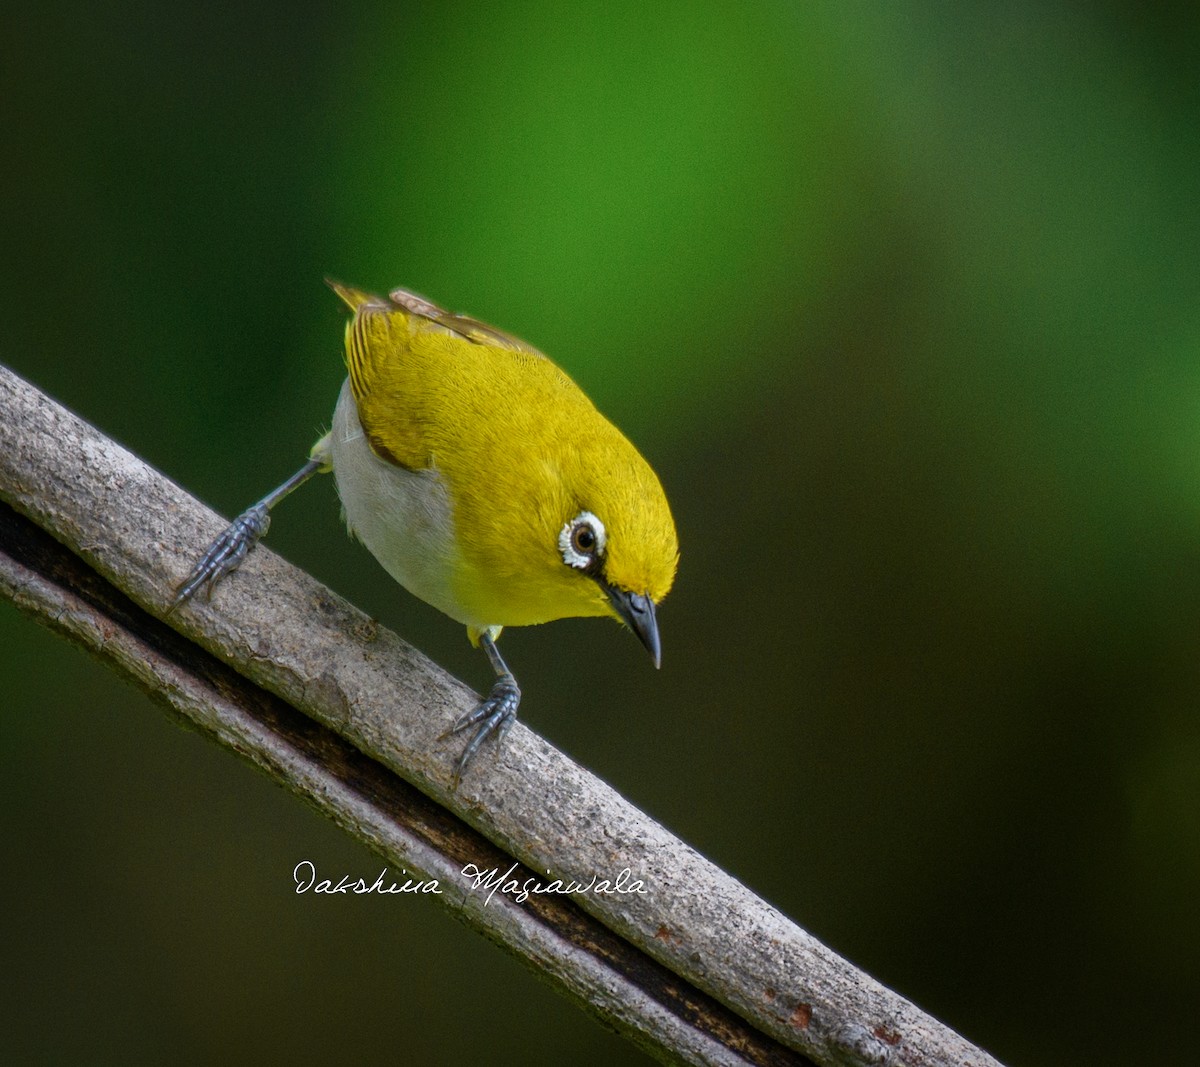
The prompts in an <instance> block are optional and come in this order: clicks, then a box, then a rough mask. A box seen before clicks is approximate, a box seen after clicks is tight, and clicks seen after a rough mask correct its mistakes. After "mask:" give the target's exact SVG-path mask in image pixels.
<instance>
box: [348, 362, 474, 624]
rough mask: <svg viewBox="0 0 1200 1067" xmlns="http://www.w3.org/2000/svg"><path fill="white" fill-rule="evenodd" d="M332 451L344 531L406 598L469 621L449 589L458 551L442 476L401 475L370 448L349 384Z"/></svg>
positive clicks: (429, 472)
mask: <svg viewBox="0 0 1200 1067" xmlns="http://www.w3.org/2000/svg"><path fill="white" fill-rule="evenodd" d="M330 452H331V456H332V461H333V476H334V479H335V480H336V481H337V488H338V495H339V496H340V497H341V498H342V507H343V509H344V510H345V514H346V525H347V526H348V527H349V528H350V532H351V533H352V534H354V536H355V537H357V538H358V539H359V540H360V541H362V543H363V544H364V545H366V546H367V548H368V549H370V551H371V554H372V555H373V556H374V557H375V558H376V559H377V560H379V562H380V563H381V564H382V565H383V569H384V570H385V571H387V572H388V574H390V575H391V576H392V577H393V578H395V579H396V581H398V582H399V583H400V584H401V585H402V586H404V588H405V589H407V590H408V591H409V592H410V593H412V594H413V595H414V596H418V597H420V598H421V599H422V600H424V601H425V602H426V603H429V604H432V605H433V606H434V607H435V608H437V609H438V610H439V611H443V612H445V613H446V614H447V615H449V616H450V617H451V618H452V619H457V620H458V621H459V622H466V621H468V620H466V619H465V618H463V616H462V612H461V609H460V608H459V607H458V606H457V605H456V604H455V603H454V598H453V593H452V588H451V576H452V575H453V574H454V571H455V568H456V563H457V554H456V551H455V548H454V523H453V518H452V516H451V509H450V498H449V496H448V494H447V492H446V487H445V485H444V484H443V483H442V479H441V476H440V475H439V474H438V473H437V471H434V470H426V471H408V470H405V469H404V468H403V467H397V466H395V465H394V464H391V463H388V462H387V461H386V460H383V459H380V458H379V456H377V455H376V454H375V453H374V452H373V451H372V450H371V446H370V444H369V443H368V441H367V438H366V435H365V434H364V433H363V428H362V424H361V423H360V422H359V421H358V410H357V408H356V407H355V404H354V395H353V394H352V393H351V391H350V382H349V381H346V382H345V383H344V384H343V385H342V392H341V395H340V396H339V397H338V402H337V408H336V410H335V411H334V415H333V430H332V432H331V434H330Z"/></svg>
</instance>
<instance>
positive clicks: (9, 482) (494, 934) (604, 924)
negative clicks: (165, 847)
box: [0, 367, 996, 1067]
mask: <svg viewBox="0 0 1200 1067" xmlns="http://www.w3.org/2000/svg"><path fill="white" fill-rule="evenodd" d="M0 411H3V417H2V418H0V497H2V498H3V500H4V501H5V502H6V503H7V504H9V505H11V508H10V509H4V510H3V513H2V514H0V590H2V591H3V592H4V594H5V595H6V596H8V597H9V598H10V599H12V600H14V601H15V602H16V603H17V604H18V606H20V607H22V608H23V609H24V610H26V611H28V612H30V613H31V614H34V615H35V616H36V617H38V618H39V619H40V620H41V621H43V622H45V623H46V624H48V625H50V626H51V627H53V628H54V629H56V630H58V631H60V632H62V633H64V634H65V635H67V636H69V637H70V638H71V639H73V640H75V641H77V642H79V643H80V644H83V645H84V646H85V647H87V648H89V649H91V650H92V651H93V652H95V653H96V654H97V655H99V656H100V657H101V658H102V659H103V660H105V661H106V662H107V663H109V664H110V665H111V666H113V667H114V668H115V669H117V670H118V671H120V672H121V673H123V674H125V675H127V676H129V677H131V678H133V679H134V680H136V681H137V682H138V684H140V685H141V686H142V687H143V688H145V689H146V690H147V691H148V692H150V693H151V694H152V695H154V696H155V697H156V698H157V699H159V700H160V701H162V702H164V703H166V704H167V705H168V706H170V707H171V708H172V709H173V710H174V711H175V712H176V713H177V714H179V715H182V716H184V717H185V718H186V719H187V720H189V721H190V722H192V723H194V724H196V725H198V726H199V727H200V728H201V729H202V730H204V731H205V732H206V733H208V734H209V735H210V736H212V737H214V738H215V739H216V740H218V741H219V742H220V743H222V744H224V745H226V746H228V747H230V748H232V749H233V750H234V751H236V752H238V753H239V754H241V755H242V756H244V757H245V758H247V759H249V760H250V761H251V762H253V763H255V764H256V765H257V766H259V767H261V768H262V769H263V770H264V771H266V772H267V773H268V774H269V775H271V776H272V777H273V778H275V779H276V780H278V781H280V782H281V783H283V784H284V785H286V786H287V787H288V788H290V789H291V790H293V791H294V792H296V793H298V794H299V795H300V796H302V797H304V798H305V799H306V800H307V801H308V802H309V803H311V804H313V805H314V806H316V807H317V808H318V809H320V810H321V811H323V812H325V813H326V814H328V815H329V816H331V817H332V818H333V819H334V820H335V821H336V822H338V823H339V825H341V826H342V827H343V828H345V829H346V830H347V831H348V832H350V833H351V834H352V835H354V836H355V837H356V838H358V839H359V840H361V841H363V842H364V843H365V844H367V845H368V846H369V847H371V848H372V849H374V850H376V851H377V852H379V853H380V854H381V855H383V856H384V857H385V859H386V860H387V861H388V862H389V863H390V864H392V865H394V867H395V868H397V870H398V869H400V868H404V869H406V870H407V871H408V872H409V875H410V876H412V877H414V878H417V879H423V880H427V881H428V880H430V879H437V881H438V883H439V886H440V888H441V890H442V892H441V895H440V896H437V897H436V898H435V899H437V900H439V901H441V902H442V903H443V904H445V905H447V906H448V907H449V908H450V909H451V910H452V911H453V912H454V913H455V914H457V915H459V916H460V917H461V918H463V919H464V920H465V921H467V922H468V923H470V924H471V925H472V926H475V927H476V928H478V929H480V930H481V931H482V932H484V933H485V934H487V936H489V937H491V938H493V939H495V940H497V941H499V942H501V943H502V944H504V945H505V946H506V947H508V948H509V949H510V950H511V951H513V952H514V953H516V954H517V955H518V956H520V957H522V958H523V959H524V960H526V962H528V963H529V964H530V965H531V966H534V967H536V968H539V969H540V970H542V971H543V972H545V973H546V974H547V975H549V976H550V977H551V978H552V979H553V980H554V981H555V982H556V983H557V984H558V985H559V986H560V988H562V989H563V990H564V991H565V992H567V993H568V995H570V996H572V997H573V998H574V999H576V1000H578V1001H580V1002H582V1003H583V1004H585V1005H586V1006H587V1007H588V1008H589V1009H590V1010H591V1011H593V1012H595V1013H596V1014H599V1015H600V1016H602V1017H603V1018H604V1019H605V1020H606V1021H608V1022H609V1023H611V1024H612V1025H614V1026H616V1027H617V1028H618V1029H620V1030H621V1031H622V1032H623V1033H625V1034H626V1035H627V1036H629V1037H630V1038H632V1039H633V1040H635V1041H636V1042H638V1043H639V1044H641V1045H642V1046H643V1047H645V1048H646V1049H647V1050H648V1051H650V1052H651V1053H653V1054H655V1055H657V1056H659V1057H660V1058H663V1059H668V1060H677V1061H683V1062H688V1063H714V1064H725V1063H754V1064H785V1063H786V1064H792V1063H796V1064H803V1063H805V1062H812V1061H815V1062H817V1063H819V1064H842V1065H854V1064H888V1065H904V1064H912V1065H913V1067H916V1065H922V1067H933V1065H942V1064H945V1065H950V1064H961V1065H968V1064H970V1065H979V1067H984V1065H995V1064H996V1061H995V1060H994V1059H992V1057H990V1056H989V1055H987V1053H985V1052H983V1051H981V1050H979V1049H977V1048H975V1047H974V1046H972V1045H971V1044H969V1043H968V1042H967V1041H965V1040H964V1039H963V1038H961V1037H960V1036H958V1035H957V1034H955V1033H954V1032H953V1031H951V1030H949V1029H948V1028H946V1027H945V1026H943V1025H942V1024H941V1023H939V1022H938V1021H937V1020H935V1019H933V1018H931V1017H930V1016H928V1015H927V1014H925V1013H924V1012H922V1011H921V1010H920V1009H918V1008H916V1007H915V1006H914V1005H912V1004H910V1003H908V1002H907V1001H905V1000H904V999H903V998H902V997H900V996H898V995H897V994H895V993H894V992H892V991H891V990H889V989H887V988H885V987H883V986H881V985H880V984H879V983H877V982H875V981H874V980H873V979H871V978H870V977H869V976H867V975H865V974H863V973H862V972H860V971H857V970H856V969H855V968H853V967H852V966H851V965H850V964H849V963H847V962H846V961H845V960H843V959H841V958H840V957H838V956H837V955H836V954H834V953H833V952H831V951H830V950H829V949H828V948H826V947H825V946H824V945H822V944H821V943H820V942H818V941H816V940H815V939H814V938H812V937H811V936H809V935H808V934H807V933H806V932H805V931H803V930H802V929H800V928H799V927H797V926H796V925H795V924H793V923H792V922H790V921H789V920H788V919H787V918H786V917H784V916H783V915H781V914H780V913H779V912H777V911H776V910H775V909H773V908H771V907H770V906H769V905H768V904H766V903H765V902H763V901H762V900H760V899H759V898H758V897H756V896H755V895H754V894H752V893H751V892H750V891H749V890H747V889H746V888H745V887H744V886H743V885H741V884H740V883H739V882H737V881H736V880H735V879H733V878H731V877H730V876H729V875H727V874H725V873H724V872H723V871H721V870H720V869H718V868H716V867H715V866H714V865H712V864H711V863H709V862H708V861H707V860H705V859H704V858H703V857H702V856H700V855H699V854H697V853H696V852H695V851H694V850H692V849H691V848H689V847H688V846H687V845H685V844H684V843H683V842H681V841H679V840H678V839H676V838H674V837H672V836H671V835H670V834H669V833H667V831H666V830H664V829H663V828H662V827H660V826H659V825H658V824H656V823H655V822H653V821H652V820H651V819H649V818H648V817H647V816H646V815H644V814H643V813H642V812H640V811H638V810H637V809H636V808H634V807H633V806H632V805H630V804H629V803H628V802H626V801H625V800H624V799H623V798H621V797H620V796H619V795H617V794H616V793H614V792H613V791H612V790H611V789H610V788H609V787H608V786H607V785H605V784H604V783H603V782H601V781H600V780H598V779H597V778H595V777H594V776H593V775H591V774H589V773H588V772H587V771H585V770H584V769H583V768H581V767H579V766H578V765H576V764H574V763H572V762H571V761H570V760H569V759H568V758H567V757H565V756H564V755H562V754H561V753H560V752H558V751H557V750H555V749H553V748H552V747H551V746H549V745H548V744H547V743H546V742H545V741H543V740H542V739H541V738H540V737H538V736H537V735H536V734H534V733H533V732H532V731H530V730H529V729H528V728H526V727H525V726H524V725H523V724H521V723H520V722H518V723H517V724H516V725H515V726H514V727H513V728H512V730H510V731H509V733H508V734H507V735H506V737H505V739H504V742H503V744H502V745H499V746H489V750H488V751H485V753H481V754H480V756H479V758H478V759H477V760H476V761H475V763H474V764H473V765H472V767H471V768H470V770H469V771H468V773H467V775H466V777H465V778H464V780H463V782H462V785H461V786H460V787H459V789H458V790H457V792H455V791H453V790H452V789H451V778H452V774H453V767H454V759H455V756H456V755H457V748H456V742H454V741H448V742H442V741H439V740H438V737H439V735H440V734H441V733H442V731H443V730H444V729H445V728H446V726H447V724H449V723H450V722H452V721H453V720H454V719H455V718H456V717H457V716H458V715H460V714H462V712H463V711H465V710H466V709H467V708H468V707H470V706H471V705H472V704H473V703H474V701H475V700H476V699H477V698H476V697H475V695H474V694H473V693H471V691H470V690H469V689H468V688H467V687H465V686H464V685H462V684H461V683H460V682H458V681H457V680H455V679H453V678H451V677H449V676H448V675H446V674H445V673H444V672H443V671H441V670H440V669H439V668H437V667H436V666H435V665H433V664H432V663H430V661H429V660H427V659H426V658H425V657H424V656H422V655H421V654H420V653H419V652H416V651H415V650H414V649H412V648H410V647H409V646H408V645H406V644H404V643H403V642H402V641H401V640H400V639H399V638H398V637H396V636H395V635H394V634H392V633H390V632H389V631H387V630H384V629H382V628H380V627H378V626H377V624H375V623H374V622H373V621H372V620H370V619H368V618H367V617H366V616H364V615H363V614H362V613H360V612H358V611H356V610H355V609H354V608H353V607H352V606H350V605H349V604H347V603H346V602H345V601H344V600H342V599H341V598H339V597H337V596H336V595H335V594H333V593H332V592H330V591H329V590H328V589H326V588H324V587H323V586H321V585H320V584H319V583H317V582H316V581H314V580H313V579H312V578H310V577H309V576H308V575H306V574H304V573H303V572H302V571H299V570H297V569H296V568H294V567H292V566H290V565H289V564H287V563H285V562H284V561H283V560H281V559H279V558H278V557H277V556H275V555H274V553H272V552H270V551H269V550H267V549H266V548H265V547H259V548H258V549H257V550H256V551H255V552H254V553H252V554H251V556H250V557H249V558H248V559H247V561H246V562H245V563H244V564H243V565H242V567H241V568H240V570H239V571H238V572H237V573H236V574H235V575H233V576H231V577H230V578H229V579H227V580H226V581H225V582H224V583H223V584H222V585H221V587H220V589H219V590H218V592H217V593H216V595H215V597H214V600H213V602H212V603H211V604H208V603H204V602H193V603H190V604H188V605H187V606H185V607H184V608H182V609H180V610H179V611H178V612H176V613H175V614H173V615H171V616H170V617H169V623H170V625H169V626H168V625H167V624H166V623H164V622H162V621H160V619H161V616H162V615H163V613H164V611H165V609H166V606H167V604H168V603H169V601H170V598H171V595H172V592H173V590H174V587H175V585H176V584H177V583H178V582H179V581H180V579H181V578H182V577H183V576H184V575H185V574H186V573H187V572H188V570H189V569H190V567H191V565H192V564H193V563H194V562H195V559H196V556H197V554H198V553H199V552H200V551H202V549H203V548H204V546H205V545H207V544H208V543H209V542H210V541H211V540H212V538H213V537H214V536H215V535H216V534H217V533H218V532H220V530H221V529H222V528H223V527H224V523H223V522H222V521H221V520H220V519H219V518H218V517H217V516H215V515H214V514H213V513H212V512H211V511H209V510H208V509H206V508H204V507H203V505H201V504H199V503H198V502H197V501H195V500H194V499H192V498H191V497H189V496H188V495H187V494H186V493H184V492H183V490H181V489H180V488H179V487H178V486H176V485H174V484H173V483H172V482H170V481H169V480H167V479H166V478H164V477H163V476H162V475H160V474H158V473H157V472H156V471H154V470H152V469H150V468H149V467H147V466H146V465H145V464H144V463H142V462H141V461H140V460H139V459H137V458H136V457H135V456H133V455H131V454H130V453H129V452H127V451H126V450H124V449H123V448H121V447H120V446H119V445H117V444H116V443H114V442H113V441H111V440H109V439H108V438H106V437H104V436H103V435H102V434H100V433H99V432H98V431H97V430H95V429H94V428H93V427H91V426H89V425H88V424H86V423H84V422H82V421H81V420H79V419H78V418H76V417H75V416H74V415H72V414H71V413H69V412H67V411H66V410H65V409H63V408H61V407H60V406H58V405H57V404H55V403H54V402H53V401H52V400H50V399H49V398H47V397H45V396H44V395H43V394H41V393H39V392H38V391H37V390H36V389H35V388H34V387H33V386H31V385H29V384H28V383H26V382H24V381H23V380H22V379H20V378H18V377H17V376H16V375H14V374H13V373H12V372H11V371H9V370H7V369H6V368H3V367H0ZM14 509H15V510H14ZM47 534H50V535H52V537H51V536H47ZM172 627H173V628H174V629H172ZM514 863H517V864H518V867H517V868H516V869H515V870H514V871H513V873H512V875H511V876H510V877H512V878H515V879H517V880H518V882H519V883H523V882H524V881H525V880H526V879H528V878H535V877H537V878H540V879H541V881H542V882H543V883H547V882H549V881H550V880H551V879H552V878H560V879H562V880H563V881H564V882H565V881H569V880H574V881H576V882H579V883H582V884H584V885H586V884H588V883H589V882H591V881H593V879H610V880H611V879H615V878H616V877H617V875H618V874H619V873H620V872H621V871H622V869H625V868H628V870H629V871H630V872H631V873H632V877H633V878H634V879H639V880H640V881H641V882H642V883H644V887H645V892H644V893H628V892H626V893H608V894H605V893H586V894H577V895H572V896H570V897H568V896H564V895H554V894H545V895H531V896H529V898H528V899H527V900H526V901H524V902H519V901H518V899H517V897H516V896H515V895H514V894H511V893H506V892H497V893H495V894H492V895H491V896H490V897H489V896H488V894H487V893H486V892H483V891H480V890H477V889H474V890H473V888H472V886H473V884H474V883H473V882H472V881H470V880H468V879H467V878H464V876H463V874H462V872H463V869H464V867H466V866H467V865H468V864H473V865H474V866H475V868H477V869H479V870H490V869H492V868H495V869H496V870H497V871H499V872H501V873H503V872H506V871H508V870H509V868H510V867H511V866H512V865H513V864H514ZM543 872H549V873H548V874H543ZM398 880H401V879H398ZM806 1057H807V1059H806Z"/></svg>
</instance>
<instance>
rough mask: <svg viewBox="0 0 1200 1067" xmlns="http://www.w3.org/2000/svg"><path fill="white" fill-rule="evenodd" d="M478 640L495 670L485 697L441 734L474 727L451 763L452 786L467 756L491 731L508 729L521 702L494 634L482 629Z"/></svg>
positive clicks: (449, 735) (461, 772) (465, 762)
mask: <svg viewBox="0 0 1200 1067" xmlns="http://www.w3.org/2000/svg"><path fill="white" fill-rule="evenodd" d="M479 643H480V644H481V645H482V646H483V650H484V652H486V653H487V658H488V660H489V661H490V662H491V664H492V670H494V671H495V672H496V681H495V684H494V685H493V686H492V688H491V690H490V691H489V693H488V695H487V697H486V698H485V699H484V700H483V701H481V702H480V704H479V705H478V706H477V707H475V708H473V709H472V710H471V711H468V712H467V714H466V715H464V716H463V717H462V718H461V719H459V720H458V721H457V722H456V723H455V724H454V725H453V726H451V727H450V729H449V730H447V731H446V732H445V733H444V734H442V739H444V738H447V737H452V736H453V735H454V734H457V733H461V732H462V731H463V730H469V729H470V728H471V727H473V726H474V727H475V728H476V729H475V732H474V733H473V734H472V735H471V740H470V741H468V742H467V747H466V748H464V749H463V751H462V755H461V756H459V757H458V762H457V763H456V764H455V765H454V785H455V786H456V787H457V785H458V782H459V779H461V778H462V775H463V771H465V770H466V769H467V764H468V763H470V762H471V757H472V756H474V755H475V753H476V752H478V751H479V746H480V745H482V744H483V743H484V741H486V740H487V739H488V737H489V736H490V735H491V734H493V733H494V734H495V735H496V739H497V740H499V739H500V738H501V737H503V736H504V735H505V733H507V732H508V728H509V727H510V726H511V725H512V724H513V722H514V721H515V720H516V718H517V707H518V705H519V704H520V703H521V689H520V687H519V686H518V685H517V680H516V678H514V677H513V673H512V671H510V670H509V669H508V665H507V664H506V663H505V662H504V660H503V658H502V657H501V656H500V650H499V649H498V648H496V641H495V638H493V637H492V635H491V634H490V633H488V632H486V631H485V632H484V633H483V634H482V636H481V637H480V638H479Z"/></svg>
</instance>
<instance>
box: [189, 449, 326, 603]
mask: <svg viewBox="0 0 1200 1067" xmlns="http://www.w3.org/2000/svg"><path fill="white" fill-rule="evenodd" d="M328 441H329V438H328V437H324V438H322V439H321V440H320V441H318V442H317V444H316V445H315V446H314V447H313V450H312V453H311V455H310V457H309V460H308V462H307V463H305V464H304V466H303V467H301V468H300V469H299V470H298V471H296V473H295V474H293V475H292V476H291V477H290V478H289V479H288V480H287V481H286V482H284V483H283V484H282V485H280V486H277V487H276V488H274V489H272V490H271V492H269V493H268V494H267V495H266V496H264V497H263V498H262V500H260V501H259V502H258V503H257V504H255V505H254V506H253V507H250V508H247V509H246V510H245V511H243V512H242V513H241V514H240V515H239V516H238V517H237V518H236V519H234V520H233V522H231V523H230V524H229V525H228V526H227V527H226V528H225V531H224V533H222V534H221V536H220V537H218V538H217V539H216V540H215V541H214V542H213V543H212V544H211V545H209V546H208V551H206V552H205V553H204V555H203V556H202V557H201V559H200V562H199V563H197V564H196V566H195V567H194V568H192V573H191V574H189V575H188V576H187V578H185V579H184V580H183V582H182V583H180V585H179V588H178V589H176V590H175V599H174V600H172V601H171V605H170V607H168V608H167V613H168V614H169V613H170V612H172V611H174V610H175V609H176V608H177V607H179V606H180V605H181V604H183V603H185V602H186V601H188V600H190V599H191V598H192V597H193V596H195V595H196V593H198V592H199V591H200V590H201V589H204V590H205V591H206V593H207V595H208V596H212V591H213V586H215V585H216V584H217V582H219V581H220V580H221V579H222V578H224V577H225V575H227V574H228V573H229V572H230V571H231V570H233V569H234V568H235V567H236V566H237V565H238V564H239V563H241V562H242V560H243V559H245V558H246V553H247V552H249V551H250V549H252V548H253V547H254V546H255V545H256V544H258V542H259V541H260V540H261V539H262V537H263V535H264V534H266V532H267V528H268V527H269V526H270V525H271V508H273V507H274V506H275V505H276V504H278V503H279V501H281V500H282V499H283V498H284V497H285V496H287V495H288V493H290V492H291V491H292V490H293V489H296V488H297V487H299V486H301V485H303V484H304V483H305V482H307V481H308V480H309V478H311V477H312V476H313V475H314V474H316V473H317V472H318V471H326V470H329V454H328Z"/></svg>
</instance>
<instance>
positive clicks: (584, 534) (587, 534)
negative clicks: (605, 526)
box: [571, 523, 596, 556]
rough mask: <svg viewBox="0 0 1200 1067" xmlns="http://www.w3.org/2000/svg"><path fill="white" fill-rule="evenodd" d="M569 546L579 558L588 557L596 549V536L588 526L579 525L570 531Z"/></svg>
mask: <svg viewBox="0 0 1200 1067" xmlns="http://www.w3.org/2000/svg"><path fill="white" fill-rule="evenodd" d="M571 545H572V546H573V547H574V549H575V551H576V552H578V553H579V554H580V555H581V556H590V555H591V554H592V549H594V548H595V547H596V534H595V533H594V531H593V530H592V528H591V527H590V526H587V525H585V524H583V523H580V525H578V526H576V527H575V529H574V530H572V531H571Z"/></svg>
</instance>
